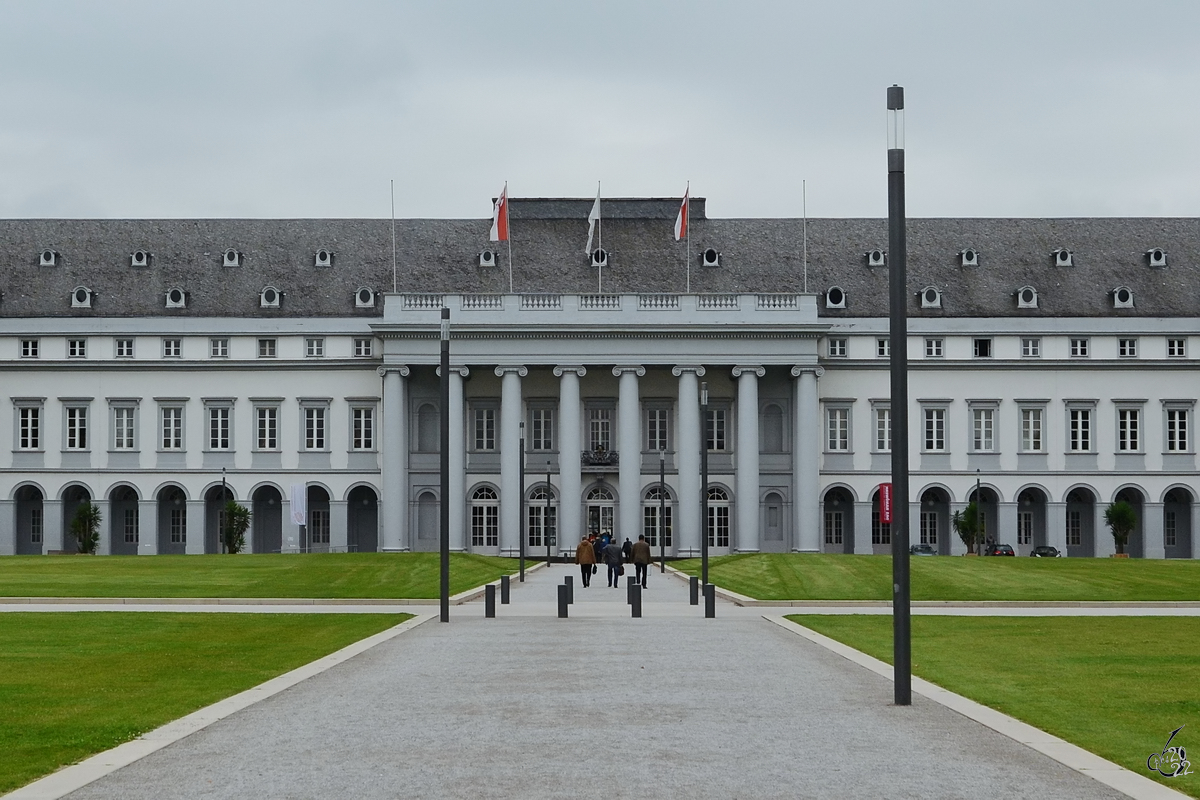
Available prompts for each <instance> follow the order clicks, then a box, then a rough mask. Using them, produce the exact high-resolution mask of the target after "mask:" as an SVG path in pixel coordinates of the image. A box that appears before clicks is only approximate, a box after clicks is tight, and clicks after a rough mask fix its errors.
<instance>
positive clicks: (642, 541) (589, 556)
mask: <svg viewBox="0 0 1200 800" xmlns="http://www.w3.org/2000/svg"><path fill="white" fill-rule="evenodd" d="M650 560H651V556H650V545H648V544H646V537H645V536H639V537H638V540H637V543H636V544H634V543H633V542H631V541H629V539H626V540H625V544H623V545H620V544H617V540H616V539H613V538H610V537H609V536H608V534H605V535H604V536H601V537H597V536H596V534H594V533H593V534H591V535H589V536H585V537H583V539H582V540H581V541H580V542H579V546H578V547H576V548H575V563H576V564H578V565H579V572H580V575H581V576H582V578H583V588H585V589H586V588H588V587H589V586H591V585H592V575H594V574H595V573H596V572H598V571H599V565H600V564H601V563H603V564H604V565H605V566H606V567H608V585H609V586H610V587H611V588H613V589H616V588H618V587H619V583H620V579H621V574H622V573H623V572H624V571H625V564H633V567H634V571H635V580H637V582H638V583H640V584H641V585H642V588H645V587H646V573H647V572H648V571H649V570H648V569H647V568H648V567H649V566H650Z"/></svg>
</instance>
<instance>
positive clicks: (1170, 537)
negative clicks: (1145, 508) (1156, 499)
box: [1163, 509, 1178, 547]
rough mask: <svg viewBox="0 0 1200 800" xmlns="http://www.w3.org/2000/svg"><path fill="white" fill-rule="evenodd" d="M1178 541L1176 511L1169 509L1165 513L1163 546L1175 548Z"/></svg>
mask: <svg viewBox="0 0 1200 800" xmlns="http://www.w3.org/2000/svg"><path fill="white" fill-rule="evenodd" d="M1177 541H1178V539H1177V535H1176V519H1175V511H1174V510H1173V509H1167V510H1166V511H1164V512H1163V546H1164V547H1175V546H1176V543H1177Z"/></svg>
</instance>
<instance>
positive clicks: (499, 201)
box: [489, 181, 508, 242]
mask: <svg viewBox="0 0 1200 800" xmlns="http://www.w3.org/2000/svg"><path fill="white" fill-rule="evenodd" d="M489 238H490V240H491V241H493V242H507V241H508V182H507V181H506V182H505V184H504V188H503V189H502V190H501V191H500V196H499V197H497V198H496V202H495V203H494V204H493V205H492V233H491V236H490V237H489Z"/></svg>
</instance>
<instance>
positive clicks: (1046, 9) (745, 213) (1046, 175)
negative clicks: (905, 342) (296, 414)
mask: <svg viewBox="0 0 1200 800" xmlns="http://www.w3.org/2000/svg"><path fill="white" fill-rule="evenodd" d="M0 12H2V16H3V25H2V27H0V97H2V98H3V106H2V110H0V120H2V122H0V176H2V179H0V217H43V216H45V217H242V216H249V217H360V216H362V217H386V216H388V214H389V196H388V193H389V189H388V182H389V180H391V179H394V180H395V183H396V213H397V216H399V217H485V216H487V215H488V214H489V213H490V199H489V198H491V197H492V196H494V195H495V194H496V193H497V192H498V191H499V189H500V187H501V185H502V184H503V183H504V181H506V180H507V181H508V183H509V188H510V194H511V195H512V196H514V197H521V196H567V197H587V196H590V195H591V194H592V193H594V192H595V190H596V182H597V181H600V182H601V184H602V189H603V194H604V195H605V196H607V197H619V196H677V195H679V194H681V193H682V191H683V187H684V184H685V182H686V181H689V180H690V181H691V183H692V193H693V195H697V196H705V197H707V198H709V201H708V210H709V215H710V216H720V217H758V216H763V217H786V216H799V215H800V214H801V210H802V208H801V192H800V187H801V181H806V182H807V198H808V213H809V215H810V216H884V215H886V211H887V206H886V164H885V156H884V151H885V146H886V145H885V128H884V123H885V89H886V87H887V86H888V85H890V84H893V83H898V84H900V85H902V86H904V87H905V95H906V101H907V102H906V104H907V150H908V153H907V169H908V175H907V178H908V211H909V214H910V215H911V216H1160V215H1162V216H1194V215H1197V214H1198V213H1200V140H1198V137H1197V132H1198V131H1200V110H1198V109H1200V102H1198V101H1197V89H1198V87H1200V49H1198V48H1197V46H1196V43H1195V36H1196V32H1197V31H1200V3H1197V2H1195V0H1176V1H1174V2H1172V1H1171V0H1144V1H1143V2H1136V3H1134V2H1107V1H1106V0H1088V1H1084V0H1079V1H1077V2H1067V1H1066V0H1062V1H1059V0H1004V2H994V3H982V2H971V1H970V0H967V1H965V2H964V0H946V1H945V2H933V1H930V2H923V1H921V0H911V1H910V2H899V1H898V0H888V1H886V2H873V1H871V0H840V2H807V1H803V2H802V1H801V0H739V1H738V2H736V3H735V2H710V1H709V0H691V1H690V2H687V1H685V0H603V2H582V1H580V0H437V1H436V2H435V0H429V1H428V2H416V0H411V1H400V0H392V1H391V2H385V1H384V0H349V1H348V2H342V3H334V2H309V1H308V0H286V2H285V1H283V0H272V1H270V2H268V1H267V0H263V1H262V2H255V0H235V1H234V2H224V1H218V0H204V2H200V3H196V2H189V3H183V2H172V1H169V0H142V1H122V0H106V2H95V1H94V0H78V1H72V0H36V2H35V0H0Z"/></svg>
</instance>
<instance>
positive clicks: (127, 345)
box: [115, 339, 133, 358]
mask: <svg viewBox="0 0 1200 800" xmlns="http://www.w3.org/2000/svg"><path fill="white" fill-rule="evenodd" d="M115 352H116V356H117V358H133V339H117V342H116V346H115Z"/></svg>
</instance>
